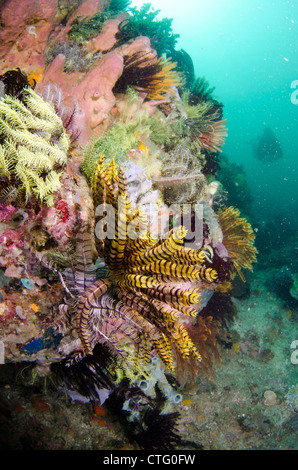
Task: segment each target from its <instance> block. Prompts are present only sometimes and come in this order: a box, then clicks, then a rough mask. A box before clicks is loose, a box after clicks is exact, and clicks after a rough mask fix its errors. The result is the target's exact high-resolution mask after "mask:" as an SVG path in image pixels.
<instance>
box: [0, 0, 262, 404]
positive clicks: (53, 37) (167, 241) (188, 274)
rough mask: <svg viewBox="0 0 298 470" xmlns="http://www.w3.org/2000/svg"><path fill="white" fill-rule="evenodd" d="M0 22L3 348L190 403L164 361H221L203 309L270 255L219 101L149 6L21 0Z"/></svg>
mask: <svg viewBox="0 0 298 470" xmlns="http://www.w3.org/2000/svg"><path fill="white" fill-rule="evenodd" d="M1 22H2V25H3V27H2V28H1V30H0V43H1V46H0V59H1V75H0V81H1V83H2V85H3V88H4V91H5V96H4V97H3V99H1V101H0V241H1V249H0V250H1V251H0V266H1V267H0V283H1V284H0V287H1V298H0V336H1V341H2V342H3V343H4V345H5V360H6V361H10V362H20V361H25V362H26V361H30V362H34V363H35V364H36V366H37V368H38V370H39V372H40V371H43V373H44V374H46V373H50V366H53V364H55V366H56V371H57V367H58V365H59V367H60V372H59V374H60V375H62V377H63V380H64V381H65V384H67V387H68V388H71V387H72V389H73V390H76V391H77V392H79V393H81V394H85V395H86V396H88V397H89V398H90V397H91V399H94V397H97V398H99V399H102V400H103V398H102V397H103V396H104V395H105V394H106V395H105V396H108V395H109V394H110V393H111V392H112V390H113V389H114V388H115V387H117V386H118V385H120V384H121V383H123V380H124V379H125V380H126V381H128V382H129V384H131V385H133V386H135V387H137V386H139V384H140V383H141V382H142V381H143V382H144V381H145V382H144V383H146V390H147V394H149V395H150V393H151V394H152V395H154V393H155V392H154V390H155V388H154V387H155V385H157V384H158V386H159V388H160V389H162V390H163V393H164V394H165V395H167V397H168V398H169V397H172V398H171V400H172V402H173V403H174V402H175V400H176V404H177V403H178V402H179V400H180V398H179V397H178V398H177V393H176V392H174V391H173V389H172V387H171V385H170V383H169V382H168V381H167V379H166V374H170V373H171V374H173V375H175V374H176V379H178V378H179V377H180V379H181V377H182V376H183V371H184V375H185V374H187V373H191V372H192V373H193V374H196V373H199V372H201V371H202V372H204V373H207V374H210V373H211V372H212V362H213V360H214V359H215V360H218V350H217V346H216V344H217V340H218V338H219V336H220V334H221V333H220V332H221V322H220V320H221V319H220V318H219V315H218V312H217V315H216V317H214V318H213V316H212V311H211V312H210V314H209V313H208V315H200V312H201V311H202V310H203V309H204V308H205V307H206V305H208V301H209V300H210V298H211V297H212V296H213V294H214V293H226V294H228V293H229V291H230V289H231V288H232V283H233V279H234V278H235V276H240V277H241V279H242V280H243V281H244V280H245V275H244V274H243V270H245V269H249V270H252V263H255V262H256V249H255V247H254V238H255V235H254V232H253V230H252V228H251V226H250V224H249V223H248V222H247V221H246V219H244V218H243V217H241V214H240V211H239V210H238V209H237V208H234V207H225V203H226V197H225V194H226V193H225V188H224V187H223V186H222V185H221V184H220V183H219V182H218V181H216V172H217V170H218V159H220V154H221V152H222V147H223V145H224V142H225V138H226V135H227V129H226V119H225V118H224V116H223V104H222V103H219V102H218V101H217V100H215V99H214V98H213V96H212V92H213V89H212V88H210V87H209V84H208V83H207V82H206V81H205V80H204V79H200V78H196V77H194V75H193V66H192V63H191V59H190V57H189V56H188V55H187V54H186V52H185V51H184V52H181V51H176V50H175V45H176V37H177V35H174V34H173V32H172V29H171V21H169V20H167V21H165V20H157V19H156V14H155V13H153V12H150V8H149V7H148V6H146V7H143V8H141V10H140V11H137V10H136V9H129V2H127V1H120V0H119V1H116V0H112V1H110V2H109V1H97V2H96V1H94V0H93V1H91V2H90V1H88V0H86V1H84V0H83V1H79V0H78V1H76V2H73V1H72V2H70V1H63V2H56V1H53V0H50V1H46V2H45V1H39V2H38V7H36V5H35V2H32V1H31V0H25V1H23V2H17V1H15V0H7V1H6V2H5V3H4V5H3V6H2V8H1ZM157 37H159V38H160V41H158V42H156V38H157ZM179 52H180V53H179ZM175 59H177V60H175ZM107 215H108V216H109V217H110V216H111V217H110V218H107ZM112 216H114V219H113V218H112ZM111 221H112V222H113V223H112V222H111ZM223 313H224V312H223ZM98 351H99V353H98ZM100 357H101V359H99V358H100ZM76 367H79V369H73V368H76ZM61 368H62V370H64V373H61ZM53 369H55V367H54V368H53V367H52V370H53ZM95 370H96V374H95V373H94V371H95ZM154 370H155V372H156V371H157V370H158V371H159V375H158V376H157V375H156V373H154V372H153V371H154ZM66 371H68V372H66ZM72 371H73V372H72ZM74 371H79V372H74ZM80 371H81V372H80ZM78 374H81V377H85V378H86V383H87V384H88V383H89V385H90V384H91V382H92V381H93V382H92V384H93V385H90V386H89V388H88V387H87V385H86V387H84V386H82V382H81V381H80V384H79V385H78V383H76V380H77V378H78V376H79V375H78ZM71 379H72V381H71ZM70 382H71V384H70ZM90 387H91V388H90ZM90 390H91V391H90ZM149 392H150V393H149ZM173 397H174V398H173Z"/></svg>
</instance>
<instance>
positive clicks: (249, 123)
mask: <svg viewBox="0 0 298 470" xmlns="http://www.w3.org/2000/svg"><path fill="white" fill-rule="evenodd" d="M144 3H145V2H144V1H142V0H133V1H132V4H131V6H136V7H138V8H140V6H141V5H143V4H144ZM150 3H151V5H152V7H153V8H154V9H155V10H158V9H159V10H161V12H160V15H159V17H158V18H165V17H167V18H172V19H173V23H172V27H173V32H174V33H175V34H180V38H179V41H178V43H177V46H176V49H179V48H183V49H184V50H186V51H187V52H188V54H190V56H191V58H192V60H193V63H194V67H195V73H196V76H200V77H201V76H204V77H205V78H206V79H207V80H208V81H209V83H210V86H215V87H216V89H215V97H216V98H217V99H218V100H219V101H221V102H223V103H224V105H225V117H226V118H227V119H228V131H229V135H228V138H227V140H226V145H225V146H224V149H223V150H224V152H225V153H226V154H227V156H228V158H229V160H230V161H232V162H237V163H241V164H242V165H243V166H244V168H245V171H246V176H247V181H248V183H249V185H250V189H251V191H252V195H253V197H254V204H253V213H254V217H255V219H256V220H258V221H260V222H261V221H262V220H263V219H268V218H274V217H276V216H278V215H279V214H284V215H286V216H287V217H290V218H291V220H292V223H293V224H294V223H295V224H296V225H297V226H298V215H297V209H298V196H297V184H298V159H297V157H298V106H297V105H294V104H293V103H292V102H291V94H292V93H293V91H294V90H293V89H291V83H292V82H293V81H295V80H298V54H297V46H298V1H296V0H293V1H286V0H278V1H273V0H250V1H249V2H246V1H243V0H209V1H201V0H184V1H183V2H177V1H174V2H173V1H171V0H152V1H151V2H150ZM265 126H267V127H270V128H272V129H273V131H274V132H275V135H276V137H277V138H278V139H279V140H280V142H281V144H282V147H283V152H284V156H283V158H282V159H281V160H278V161H276V162H274V163H272V164H264V163H262V162H261V161H259V160H257V159H255V158H254V157H253V153H252V145H251V144H250V142H251V141H252V140H253V139H255V138H256V137H257V136H258V135H260V134H261V133H262V131H263V129H264V127H265ZM256 228H257V227H256Z"/></svg>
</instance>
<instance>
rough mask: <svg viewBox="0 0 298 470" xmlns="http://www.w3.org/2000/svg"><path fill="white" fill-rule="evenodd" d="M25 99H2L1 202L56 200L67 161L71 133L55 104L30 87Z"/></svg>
mask: <svg viewBox="0 0 298 470" xmlns="http://www.w3.org/2000/svg"><path fill="white" fill-rule="evenodd" d="M22 95H23V98H22V101H21V100H20V99H18V98H15V97H12V96H9V95H5V97H4V99H3V100H1V101H0V142H1V143H0V176H1V181H0V202H1V203H3V204H5V205H6V204H13V205H16V206H22V205H24V204H26V203H27V202H28V200H29V199H30V198H32V199H35V200H37V201H39V202H43V203H46V204H48V205H52V204H53V197H54V193H55V191H56V190H57V189H58V188H59V187H60V181H59V178H60V176H61V174H62V172H63V170H64V168H65V166H66V163H67V151H68V148H69V137H68V135H67V133H66V131H65V129H64V127H63V124H62V121H61V119H60V118H59V117H58V116H57V114H56V113H55V110H54V108H53V107H52V106H51V104H49V103H47V102H45V101H44V100H43V99H42V98H41V97H40V96H39V95H38V94H37V93H35V92H34V91H33V90H32V89H31V88H30V87H28V88H24V89H23V91H22Z"/></svg>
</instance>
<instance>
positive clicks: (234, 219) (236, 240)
mask: <svg viewBox="0 0 298 470" xmlns="http://www.w3.org/2000/svg"><path fill="white" fill-rule="evenodd" d="M218 221H219V225H220V227H221V229H222V232H223V243H224V245H225V247H226V249H227V250H228V254H229V257H230V258H231V260H232V262H233V266H234V268H235V270H236V271H237V273H238V274H239V276H240V278H241V279H242V280H243V281H245V278H244V276H243V274H242V272H241V268H243V269H249V270H250V271H252V263H256V262H257V258H256V255H257V252H258V251H257V249H256V247H255V246H254V240H255V233H254V231H253V229H252V227H251V225H250V223H249V222H247V220H246V219H245V218H241V217H240V211H239V209H236V208H235V207H228V208H226V209H224V210H222V211H220V212H219V214H218Z"/></svg>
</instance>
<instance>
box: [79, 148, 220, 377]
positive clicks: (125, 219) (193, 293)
mask: <svg viewBox="0 0 298 470" xmlns="http://www.w3.org/2000/svg"><path fill="white" fill-rule="evenodd" d="M92 193H93V199H94V206H95V208H98V207H101V210H100V211H99V212H98V211H97V209H96V210H95V216H96V223H97V224H99V225H100V224H102V226H103V225H104V223H105V222H106V216H107V215H108V214H109V213H111V209H112V212H114V214H115V217H114V221H115V222H114V224H113V223H112V224H110V225H112V226H113V233H111V232H109V230H110V229H107V233H106V235H107V236H105V237H103V236H100V233H101V234H103V233H104V232H103V230H102V231H99V232H97V236H98V237H99V239H98V240H97V248H98V251H99V253H100V255H101V256H102V258H103V259H104V261H105V264H106V266H107V268H108V270H109V272H110V275H111V280H112V282H113V286H114V287H113V288H114V291H115V293H116V296H117V301H118V303H117V305H116V307H115V311H116V310H117V313H118V315H119V314H120V315H121V317H122V319H125V321H126V322H127V324H128V325H130V326H131V325H134V326H135V328H134V334H133V335H132V339H133V341H134V342H135V344H136V347H137V354H136V358H137V360H139V359H142V360H145V361H146V360H149V359H150V357H151V354H152V352H151V350H152V348H153V350H155V352H157V353H158V355H159V356H160V358H161V359H162V361H163V362H164V364H165V365H166V366H167V367H168V368H169V369H171V370H173V369H174V360H175V356H174V352H176V353H178V354H180V356H182V358H183V359H188V358H189V357H191V356H192V357H194V358H195V359H196V360H197V361H201V360H202V357H201V354H200V352H199V350H198V349H197V348H196V346H195V345H194V343H193V341H192V340H191V338H190V336H189V334H188V332H187V330H186V328H185V326H184V325H183V322H182V321H181V320H183V318H184V319H185V316H196V315H197V309H196V304H197V303H198V302H199V299H200V290H199V289H198V288H195V287H189V285H191V283H195V282H196V283H197V285H198V283H203V284H205V283H206V284H211V283H213V282H214V281H215V280H216V279H217V273H216V271H215V270H214V269H212V268H211V267H206V265H205V252H204V251H203V250H201V251H199V250H194V249H190V248H186V247H184V246H183V242H184V238H185V236H186V229H185V228H184V227H183V226H179V227H176V228H174V229H173V230H171V231H170V232H169V233H168V234H167V236H166V237H163V238H162V239H155V238H152V237H151V235H150V233H149V231H147V227H146V217H145V216H144V214H143V213H142V211H141V209H140V208H137V207H133V206H132V205H131V204H130V202H129V198H128V193H127V189H126V181H125V176H124V173H123V171H122V169H121V168H120V167H117V166H116V165H115V163H114V161H112V162H111V163H110V164H108V165H106V164H105V162H104V157H103V156H101V157H100V158H99V159H98V162H97V165H96V169H95V172H94V175H93V179H92ZM135 235H139V236H135ZM102 282H103V281H102ZM185 282H186V283H187V287H185V286H183V284H184V283H185ZM93 303H94V302H93ZM119 312H120V313H119ZM81 336H82V337H84V338H85V339H86V338H87V335H86V334H85V335H84V334H82V335H81ZM85 343H86V341H85Z"/></svg>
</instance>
